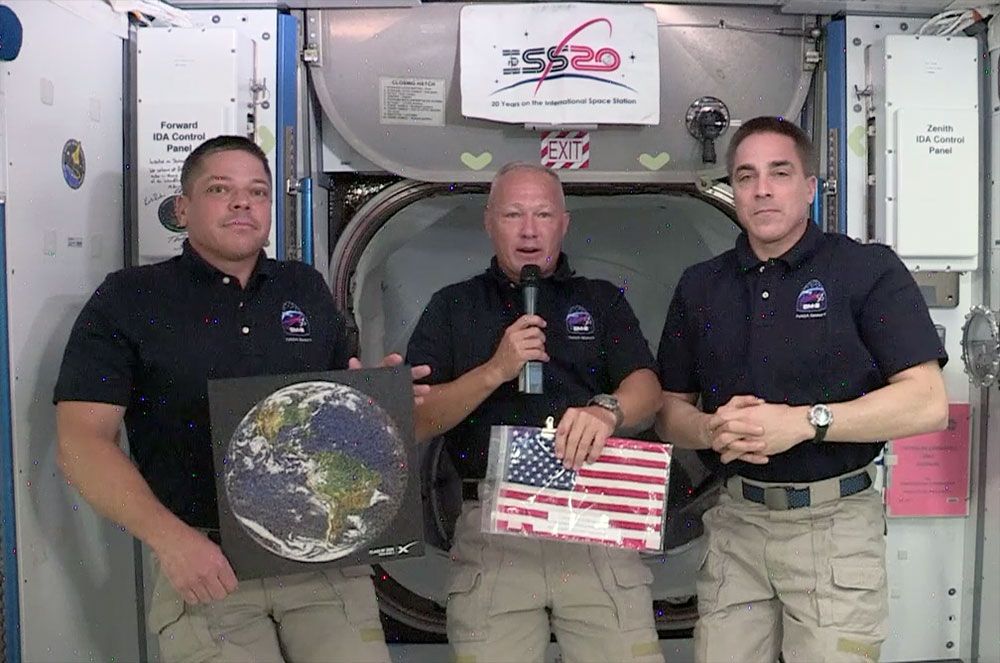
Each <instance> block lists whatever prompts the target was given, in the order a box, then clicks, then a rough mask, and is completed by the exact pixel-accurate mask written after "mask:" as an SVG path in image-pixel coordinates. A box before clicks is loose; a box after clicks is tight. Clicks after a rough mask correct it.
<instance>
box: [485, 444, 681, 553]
mask: <svg viewBox="0 0 1000 663" xmlns="http://www.w3.org/2000/svg"><path fill="white" fill-rule="evenodd" d="M671 455H672V446H671V445H669V444H662V443H658V442H646V441H642V440H630V439H624V438H614V437H613V438H608V440H607V442H606V443H605V445H604V450H603V452H602V453H601V455H600V457H598V459H597V460H596V461H595V462H593V463H589V464H586V465H584V466H583V467H582V468H581V469H579V470H571V469H566V468H565V467H563V465H562V462H561V461H560V460H559V459H558V458H556V455H555V430H554V429H551V428H550V427H547V428H544V429H543V428H533V427H525V426H494V427H493V429H492V432H491V439H490V459H489V468H488V470H487V473H486V479H485V483H486V491H485V495H483V498H484V499H483V510H482V511H483V531H484V532H492V533H497V534H514V535H521V536H528V537H535V538H541V539H556V540H559V541H572V542H578V543H587V544H599V545H606V546H613V547H619V548H630V549H633V550H639V551H646V552H657V551H660V550H662V549H663V530H664V522H665V519H666V514H667V485H668V480H669V477H670V459H671Z"/></svg>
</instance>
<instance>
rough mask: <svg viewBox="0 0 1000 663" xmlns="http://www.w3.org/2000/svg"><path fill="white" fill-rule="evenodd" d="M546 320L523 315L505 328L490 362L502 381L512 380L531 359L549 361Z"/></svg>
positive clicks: (535, 316)
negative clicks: (546, 346) (545, 329)
mask: <svg viewBox="0 0 1000 663" xmlns="http://www.w3.org/2000/svg"><path fill="white" fill-rule="evenodd" d="M544 327H545V320H543V319H542V318H540V317H538V316H537V315H522V316H521V317H520V318H518V319H517V320H515V321H514V324H512V325H511V326H510V327H507V329H506V330H504V333H503V338H501V339H500V345H498V346H497V349H496V352H494V353H493V356H492V357H490V360H489V362H488V363H489V364H490V365H491V366H492V367H493V368H494V370H496V371H497V374H498V375H499V376H500V381H501V383H502V382H510V381H511V380H513V379H514V378H516V377H517V374H518V373H519V372H520V371H521V367H522V366H524V364H525V363H526V362H529V361H548V360H549V356H548V355H547V354H546V353H545V333H544V332H543V331H542V329H543V328H544Z"/></svg>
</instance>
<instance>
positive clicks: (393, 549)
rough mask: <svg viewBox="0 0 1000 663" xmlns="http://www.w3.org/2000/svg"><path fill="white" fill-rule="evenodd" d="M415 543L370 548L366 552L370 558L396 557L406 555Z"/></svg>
mask: <svg viewBox="0 0 1000 663" xmlns="http://www.w3.org/2000/svg"><path fill="white" fill-rule="evenodd" d="M417 543H418V542H417V541H410V542H409V543H405V544H403V545H401V546H383V547H381V548H370V549H369V550H368V555H369V556H370V557H396V556H397V555H408V554H409V553H410V549H411V548H412V547H413V546H415V545H417Z"/></svg>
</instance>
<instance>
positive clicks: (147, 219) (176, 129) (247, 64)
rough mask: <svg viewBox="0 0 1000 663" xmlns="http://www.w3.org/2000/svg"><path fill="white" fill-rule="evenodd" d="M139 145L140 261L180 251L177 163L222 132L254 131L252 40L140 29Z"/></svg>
mask: <svg viewBox="0 0 1000 663" xmlns="http://www.w3.org/2000/svg"><path fill="white" fill-rule="evenodd" d="M136 43H137V58H136V60H137V62H136V70H137V72H136V137H137V139H136V145H137V152H138V160H137V175H138V186H137V198H138V210H139V213H138V219H137V223H138V231H137V237H138V255H139V262H140V263H142V264H144V263H151V262H157V261H159V260H163V259H165V258H169V257H170V256H173V255H176V254H178V253H179V252H180V246H181V243H182V242H183V241H184V238H185V237H186V236H187V233H185V232H184V231H183V229H181V228H179V227H178V226H177V225H176V220H175V218H174V214H173V201H174V197H175V196H177V195H178V194H180V192H181V179H180V176H181V166H182V165H183V163H184V159H185V158H186V157H187V155H188V154H190V153H191V150H192V149H194V148H195V147H196V146H197V145H198V144H199V143H201V142H203V141H205V140H207V139H209V138H212V137H213V136H217V135H219V134H240V135H244V136H248V137H251V138H253V137H254V133H255V128H256V104H255V99H254V94H255V90H259V89H261V88H259V87H258V86H257V84H256V71H257V62H256V60H257V57H256V47H255V43H254V41H253V40H251V39H250V38H249V37H247V36H245V35H244V34H241V33H240V32H238V31H237V30H235V29H232V28H144V29H140V30H138V33H137V38H136Z"/></svg>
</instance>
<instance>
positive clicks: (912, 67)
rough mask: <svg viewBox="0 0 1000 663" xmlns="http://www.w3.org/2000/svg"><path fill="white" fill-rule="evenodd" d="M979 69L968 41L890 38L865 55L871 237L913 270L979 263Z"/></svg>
mask: <svg viewBox="0 0 1000 663" xmlns="http://www.w3.org/2000/svg"><path fill="white" fill-rule="evenodd" d="M978 67H979V59H978V54H977V45H976V40H975V39H973V38H971V37H926V36H909V35H889V36H887V37H886V38H885V39H884V40H883V41H881V42H878V43H876V44H873V45H872V46H871V47H870V48H869V51H868V77H869V83H870V85H871V97H870V104H871V105H870V117H871V120H870V122H873V124H874V128H873V130H874V135H872V136H871V140H869V151H870V154H869V159H868V161H869V175H874V181H873V182H872V185H871V186H870V187H869V196H870V204H869V206H868V210H869V215H871V216H870V219H869V221H871V220H874V236H873V238H872V239H874V240H875V241H878V242H883V243H886V244H888V245H890V246H892V247H893V248H894V249H895V250H896V252H897V253H898V254H899V256H900V258H902V259H903V261H904V262H905V263H906V265H907V266H908V267H909V268H910V269H911V270H914V271H926V270H957V271H964V270H974V269H976V268H977V266H978V264H979V226H980V223H979V216H980V209H979V208H980V204H979V187H980V180H981V171H982V168H981V165H980V148H979V140H980V139H979V78H978Z"/></svg>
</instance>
